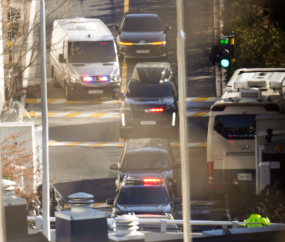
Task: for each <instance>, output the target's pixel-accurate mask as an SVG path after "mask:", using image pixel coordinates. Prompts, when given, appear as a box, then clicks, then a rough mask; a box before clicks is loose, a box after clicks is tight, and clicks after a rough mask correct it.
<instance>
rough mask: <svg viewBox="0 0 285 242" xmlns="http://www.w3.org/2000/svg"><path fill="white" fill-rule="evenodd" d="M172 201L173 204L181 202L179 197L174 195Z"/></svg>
mask: <svg viewBox="0 0 285 242" xmlns="http://www.w3.org/2000/svg"><path fill="white" fill-rule="evenodd" d="M173 202H174V204H181V198H179V197H175V198H174V200H173Z"/></svg>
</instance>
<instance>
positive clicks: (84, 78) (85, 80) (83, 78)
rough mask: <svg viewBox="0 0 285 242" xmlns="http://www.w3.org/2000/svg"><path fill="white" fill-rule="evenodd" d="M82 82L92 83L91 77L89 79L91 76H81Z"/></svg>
mask: <svg viewBox="0 0 285 242" xmlns="http://www.w3.org/2000/svg"><path fill="white" fill-rule="evenodd" d="M82 80H83V81H84V82H92V81H93V77H91V76H83V77H82Z"/></svg>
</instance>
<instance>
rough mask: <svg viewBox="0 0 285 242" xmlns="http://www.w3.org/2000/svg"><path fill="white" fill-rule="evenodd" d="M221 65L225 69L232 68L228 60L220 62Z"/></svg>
mask: <svg viewBox="0 0 285 242" xmlns="http://www.w3.org/2000/svg"><path fill="white" fill-rule="evenodd" d="M220 65H221V67H223V68H227V67H229V66H230V61H229V60H227V59H222V60H221V62H220Z"/></svg>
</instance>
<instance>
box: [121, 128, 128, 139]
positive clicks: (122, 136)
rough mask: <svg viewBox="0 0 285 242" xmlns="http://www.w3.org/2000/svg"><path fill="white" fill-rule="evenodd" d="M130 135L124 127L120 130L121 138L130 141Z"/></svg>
mask: <svg viewBox="0 0 285 242" xmlns="http://www.w3.org/2000/svg"><path fill="white" fill-rule="evenodd" d="M128 137H129V136H128V133H127V130H125V129H122V127H121V128H120V138H122V139H128Z"/></svg>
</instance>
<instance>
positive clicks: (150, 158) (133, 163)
mask: <svg viewBox="0 0 285 242" xmlns="http://www.w3.org/2000/svg"><path fill="white" fill-rule="evenodd" d="M169 163H170V161H169V156H168V155H167V154H166V153H162V152H140V151H139V150H138V152H134V151H132V152H127V153H126V155H125V157H124V161H123V169H125V170H144V169H147V170H148V169H150V170H152V169H163V170H165V169H167V168H169V167H170V166H169Z"/></svg>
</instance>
